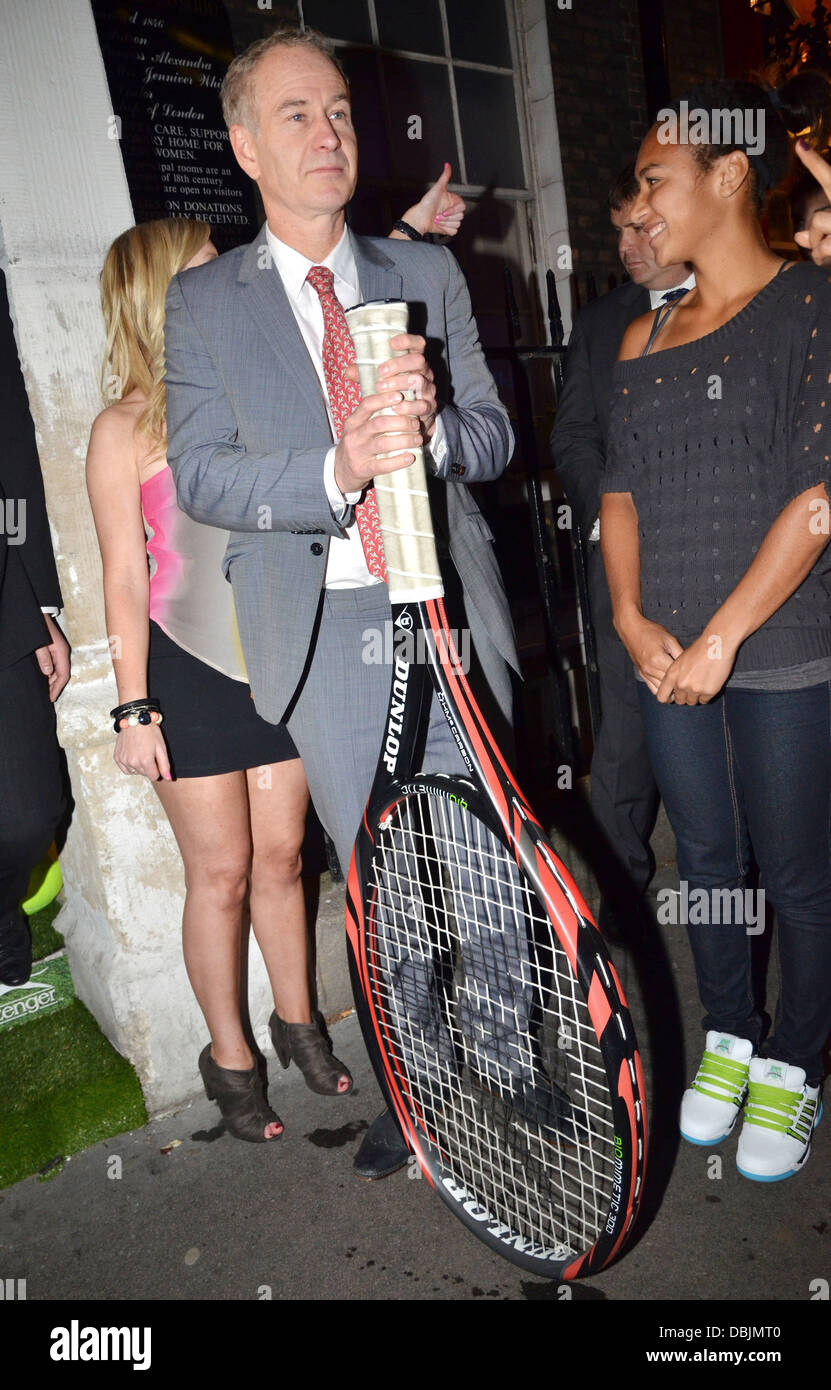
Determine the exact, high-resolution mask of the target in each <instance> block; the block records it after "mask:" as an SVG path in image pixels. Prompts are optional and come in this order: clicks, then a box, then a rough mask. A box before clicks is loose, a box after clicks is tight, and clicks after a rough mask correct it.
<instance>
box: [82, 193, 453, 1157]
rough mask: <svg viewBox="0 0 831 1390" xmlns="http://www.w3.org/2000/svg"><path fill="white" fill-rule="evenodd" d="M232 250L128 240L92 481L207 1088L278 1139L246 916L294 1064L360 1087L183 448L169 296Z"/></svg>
mask: <svg viewBox="0 0 831 1390" xmlns="http://www.w3.org/2000/svg"><path fill="white" fill-rule="evenodd" d="M449 177H450V166H449V165H445V168H444V171H443V173H442V175H441V177H440V179H439V180H437V182H436V183H435V184H434V185H433V186H432V187H431V188H430V189H429V190H428V192H427V194H425V196H424V198H423V199H422V200H421V202H420V203H418V204H417V205H416V206H415V207H413V208H410V209H408V211H407V212H406V213H405V215H404V221H403V225H404V226H405V227H406V229H407V230H406V231H404V232H403V233H398V234H400V235H407V234H408V232H409V231H410V230H412V231H414V232H415V233H418V234H422V235H423V234H424V233H425V232H427V231H430V230H438V229H439V228H440V229H441V230H442V231H443V232H444V233H445V234H447V235H453V234H454V233H455V232H456V230H458V227H459V225H460V224H461V220H462V217H463V216H464V204H463V203H462V200H461V199H460V198H458V196H457V195H455V194H450V193H448V192H447V182H448V180H449ZM397 225H398V226H399V227H400V226H401V225H402V224H401V223H399V224H397ZM393 235H396V233H393ZM216 254H217V252H216V248H215V247H214V246H213V243H212V242H211V240H210V228H209V226H208V225H207V223H205V222H198V221H188V220H186V219H184V218H171V219H168V220H164V221H158V222H148V223H144V224H142V225H140V226H137V227H132V228H130V230H129V231H126V232H124V233H122V235H121V236H120V237H118V238H117V239H116V241H115V242H114V243H113V245H112V246H111V247H110V249H109V251H108V253H107V257H106V260H105V263H104V268H103V271H102V274H101V301H102V308H103V313H104V319H105V322H106V328H107V349H106V357H105V367H104V394H105V398H107V399H109V400H110V404H108V405H107V407H106V408H105V409H104V410H103V411H102V412H101V414H100V415H99V416H98V417H97V418H96V420H95V421H94V423H93V427H92V432H91V436H90V444H89V451H88V455H87V487H88V490H89V496H90V501H91V504H92V510H93V516H94V520H95V527H96V532H97V535H98V542H99V546H100V549H101V556H102V561H103V569H104V603H105V611H106V620H107V632H108V633H109V634H111V638H110V640H111V646H112V649H113V667H114V670H115V677H116V684H117V687H118V701H119V703H118V706H117V708H116V709H115V710H114V711H113V712H112V714H113V718H114V729H115V732H116V742H115V752H114V757H115V762H116V764H117V765H118V767H119V768H120V769H121V771H122V772H124V773H127V774H136V773H138V774H140V775H142V776H145V777H147V778H148V779H149V780H150V782H151V783H152V785H153V787H154V789H155V791H156V793H157V795H158V797H159V799H160V801H161V803H162V806H163V807H164V810H165V813H166V815H167V817H168V820H169V821H170V824H171V827H172V829H173V833H174V835H175V837H176V841H177V844H178V846H179V850H180V852H181V855H182V859H183V862H184V868H185V883H186V897H185V907H184V914H183V922H182V935H183V949H184V958H185V965H186V968H187V972H188V977H189V979H190V982H191V985H192V987H193V990H194V993H195V995H196V998H197V1000H198V1003H199V1006H200V1008H201V1010H202V1013H203V1015H204V1018H205V1022H206V1024H207V1027H208V1032H209V1034H210V1042H209V1043H208V1044H207V1045H206V1047H205V1048H204V1050H203V1052H202V1054H201V1056H200V1058H199V1069H200V1072H201V1075H202V1078H203V1082H204V1085H205V1090H206V1093H207V1095H208V1098H209V1099H215V1100H216V1101H217V1102H218V1104H219V1108H220V1111H221V1113H222V1117H223V1120H224V1121H225V1125H226V1128H227V1129H228V1131H229V1133H231V1134H232V1135H233V1136H234V1137H235V1138H237V1139H243V1140H247V1141H249V1142H252V1143H262V1142H265V1141H268V1140H273V1139H276V1138H278V1137H279V1135H280V1134H281V1133H282V1131H283V1124H282V1121H281V1120H280V1118H279V1116H278V1115H276V1114H275V1112H274V1111H273V1110H272V1109H271V1108H270V1107H269V1104H268V1098H267V1090H266V1080H265V1074H264V1069H263V1070H262V1071H261V1070H260V1068H259V1067H258V1066H257V1062H256V1059H255V1058H254V1056H253V1055H252V1052H251V1049H250V1047H249V1044H248V1042H247V1040H246V1036H245V1032H244V1029H243V1024H242V1018H241V1013H240V998H239V995H240V945H241V940H242V932H243V925H244V922H245V921H246V920H247V917H246V912H250V919H251V924H252V927H253V930H254V934H255V936H256V938H257V942H258V944H259V947H260V950H261V951H262V954H263V958H264V960H265V964H266V969H267V971H268V976H269V980H270V983H271V987H272V990H273V994H274V1013H273V1014H272V1016H271V1020H270V1024H269V1028H270V1032H271V1036H272V1040H273V1042H274V1047H275V1051H276V1052H277V1055H278V1057H279V1059H280V1061H281V1063H282V1065H283V1067H287V1066H288V1065H289V1064H290V1062H291V1061H292V1060H293V1061H294V1062H295V1063H296V1064H297V1065H298V1066H299V1067H300V1069H301V1071H302V1072H303V1075H304V1078H305V1080H306V1083H307V1085H308V1086H310V1087H311V1089H312V1090H315V1091H317V1092H319V1093H321V1094H327V1095H345V1094H346V1093H347V1092H349V1091H350V1090H351V1089H352V1078H351V1076H350V1074H349V1071H348V1070H347V1068H346V1067H345V1066H344V1065H343V1064H342V1063H341V1062H339V1061H338V1059H337V1058H336V1057H334V1056H333V1055H332V1053H331V1047H330V1044H329V1042H328V1039H327V1037H326V1034H325V1029H322V1028H321V1026H320V1024H321V1022H322V1021H321V1020H320V1016H319V1015H317V1016H313V1014H312V1008H311V997H310V989H309V967H308V951H307V934H306V917H305V908H304V898H303V891H302V884H301V878H300V873H301V860H300V850H301V845H302V841H303V833H304V826H305V819H306V811H307V807H308V790H307V787H306V779H305V776H304V773H303V767H302V764H301V762H300V759H299V758H298V756H297V752H296V750H295V748H294V745H293V743H292V741H291V738H290V736H289V734H288V732H287V730H286V729H285V728H284V727H283V726H282V725H274V724H270V723H268V722H267V721H265V720H264V719H261V718H260V716H259V715H258V714H257V712H256V710H255V709H254V705H253V702H252V700H251V698H250V692H249V689H248V685H247V683H246V677H245V669H244V664H243V660H242V653H241V649H240V644H239V638H238V634H237V627H236V619H235V614H234V607H233V597H232V591H231V586H230V584H228V583H226V581H225V578H224V576H223V572H222V567H221V562H222V557H223V553H224V550H225V545H226V541H227V537H226V535H225V533H224V532H222V531H219V530H217V529H216V528H214V527H209V526H201V525H199V524H198V523H197V522H194V521H192V520H191V519H190V518H189V517H187V516H186V515H185V514H184V512H182V511H180V510H179V508H178V506H177V504H176V495H175V488H174V484H173V479H172V475H171V473H170V469H169V468H168V466H167V462H166V458H165V449H166V433H165V397H164V336H163V328H164V300H165V292H166V290H167V286H168V283H169V281H170V279H171V277H172V276H173V275H175V274H177V273H178V272H179V271H181V270H187V269H190V268H192V267H194V266H198V265H201V264H203V263H204V262H206V261H208V260H210V259H212V258H213V257H214V256H215V255H216Z"/></svg>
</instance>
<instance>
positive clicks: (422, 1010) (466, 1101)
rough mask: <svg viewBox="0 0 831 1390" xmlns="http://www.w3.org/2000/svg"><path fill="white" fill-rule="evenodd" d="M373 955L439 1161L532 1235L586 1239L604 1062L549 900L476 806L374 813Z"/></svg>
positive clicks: (598, 1150)
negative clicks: (544, 901)
mask: <svg viewBox="0 0 831 1390" xmlns="http://www.w3.org/2000/svg"><path fill="white" fill-rule="evenodd" d="M370 883H371V885H372V889H371V892H370V894H369V900H368V902H367V904H366V907H367V915H366V920H367V924H368V927H367V943H366V944H367V958H368V965H369V969H370V972H371V974H372V976H373V998H374V1001H375V1007H376V1010H377V1012H378V1015H379V1018H380V1022H381V1027H382V1034H383V1043H384V1046H385V1050H386V1054H387V1059H388V1063H389V1065H390V1067H391V1070H392V1072H393V1074H394V1076H395V1079H396V1084H397V1086H398V1089H399V1092H400V1094H401V1095H402V1097H403V1098H404V1101H405V1104H408V1107H409V1109H410V1112H411V1115H412V1117H413V1119H414V1121H415V1122H416V1124H417V1125H418V1126H419V1127H420V1128H421V1130H422V1132H423V1133H424V1134H425V1135H426V1136H427V1138H428V1140H429V1141H430V1143H431V1144H432V1145H433V1146H434V1148H435V1150H436V1151H437V1152H438V1154H439V1155H440V1157H441V1162H442V1172H443V1174H445V1175H446V1176H447V1178H448V1180H449V1181H450V1182H452V1183H453V1184H455V1185H456V1187H457V1188H459V1189H464V1190H465V1191H466V1192H467V1193H468V1194H469V1196H470V1199H471V1200H473V1201H474V1202H475V1203H478V1204H479V1205H480V1206H481V1207H482V1208H483V1209H486V1210H487V1212H488V1213H489V1214H490V1215H491V1216H492V1217H493V1219H494V1220H495V1221H496V1222H497V1223H499V1224H500V1225H502V1226H504V1228H505V1229H506V1231H509V1232H510V1233H511V1237H513V1236H515V1237H516V1238H517V1240H520V1241H522V1242H523V1243H524V1245H525V1246H527V1247H541V1248H544V1249H546V1250H550V1249H552V1248H555V1249H559V1248H562V1249H563V1250H567V1251H577V1250H581V1249H585V1248H586V1247H587V1246H589V1245H591V1244H592V1243H593V1242H594V1240H595V1239H596V1238H597V1235H598V1234H599V1232H600V1230H601V1229H602V1226H603V1223H604V1222H605V1219H606V1214H607V1212H608V1209H609V1201H610V1196H611V1192H612V1184H613V1180H614V1160H615V1154H614V1143H613V1139H614V1128H613V1117H612V1109H611V1103H610V1098H609V1086H608V1081H607V1077H606V1068H605V1065H604V1062H603V1057H602V1054H601V1051H600V1048H599V1045H598V1042H597V1037H596V1034H595V1032H594V1029H593V1027H592V1025H591V1020H590V1019H589V1016H588V1010H587V1007H586V1003H585V999H584V997H583V994H582V990H581V988H580V985H579V982H578V981H577V979H576V978H575V975H574V971H573V970H572V967H571V965H570V962H569V960H568V958H567V956H566V954H565V952H564V951H563V949H562V947H561V945H560V943H559V940H558V938H557V935H556V933H555V931H554V929H553V927H552V925H551V922H550V920H549V918H548V915H547V913H546V912H545V910H544V908H543V906H542V905H541V904H540V902H539V900H538V898H537V895H536V894H535V892H534V891H533V889H532V887H531V885H530V884H529V883H528V882H527V881H526V880H525V878H524V876H523V875H522V873H521V872H520V871H519V869H518V867H517V864H516V862H515V860H513V859H512V857H511V855H510V853H509V852H508V850H507V848H506V847H505V846H504V845H503V844H502V843H501V842H500V841H499V840H498V839H497V838H496V837H495V836H494V835H493V834H492V833H491V831H490V830H489V829H488V827H487V826H486V825H485V824H484V823H483V822H482V821H481V820H479V819H478V817H476V816H475V815H473V814H472V813H470V812H469V811H468V810H466V809H464V808H463V807H460V806H459V805H457V804H454V803H453V802H451V801H450V800H449V799H448V798H446V797H444V796H438V795H430V794H429V793H427V792H426V791H425V792H421V793H418V794H415V795H409V796H407V797H405V798H403V799H402V800H400V801H399V802H397V803H396V806H395V807H394V809H393V811H392V812H391V814H390V816H389V817H388V819H387V821H386V822H384V824H383V825H382V826H381V827H380V828H379V830H378V833H377V836H376V848H375V853H374V855H373V860H372V864H371V869H370Z"/></svg>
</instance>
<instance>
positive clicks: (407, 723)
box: [346, 598, 647, 1279]
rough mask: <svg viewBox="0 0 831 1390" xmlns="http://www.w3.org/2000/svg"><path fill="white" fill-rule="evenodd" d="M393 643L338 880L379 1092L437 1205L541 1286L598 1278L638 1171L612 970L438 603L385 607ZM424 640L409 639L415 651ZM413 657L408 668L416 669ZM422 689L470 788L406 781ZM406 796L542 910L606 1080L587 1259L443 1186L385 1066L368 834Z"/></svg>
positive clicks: (416, 1110) (637, 1094) (640, 1152)
mask: <svg viewBox="0 0 831 1390" xmlns="http://www.w3.org/2000/svg"><path fill="white" fill-rule="evenodd" d="M392 624H393V633H394V635H400V634H402V633H406V634H407V635H408V637H407V640H406V641H402V642H401V643H400V645H399V644H397V643H396V642H395V641H394V659H393V668H392V690H391V695H390V702H389V708H388V714H387V721H386V725H385V728H384V738H383V743H382V747H381V753H380V756H379V761H378V767H377V771H376V775H375V781H374V783H373V789H372V792H371V793H370V797H369V800H368V802H367V806H366V810H365V812H364V816H363V819H362V821H361V825H360V829H359V832H358V835H357V838H356V841H355V846H354V850H353V854H352V862H351V864H350V868H349V875H348V879H347V896H346V936H347V946H348V957H349V967H350V974H351V978H352V986H353V991H354V995H355V1004H356V1010H357V1013H358V1018H359V1022H360V1025H361V1029H362V1032H363V1036H364V1040H365V1042H366V1045H367V1050H368V1052H369V1055H370V1059H371V1061H372V1064H373V1067H374V1070H375V1074H376V1076H377V1078H378V1082H379V1085H380V1087H381V1090H382V1092H383V1094H384V1096H385V1098H386V1101H387V1104H388V1106H389V1108H390V1111H391V1112H392V1114H393V1115H394V1116H395V1118H396V1120H397V1122H398V1124H399V1126H400V1129H401V1132H402V1134H403V1135H404V1137H405V1139H406V1140H407V1142H408V1144H409V1145H410V1147H411V1149H412V1152H413V1155H414V1158H415V1160H416V1161H417V1163H418V1166H419V1169H420V1171H421V1173H422V1174H423V1176H424V1177H425V1178H426V1179H427V1181H428V1182H429V1183H430V1184H431V1185H432V1186H433V1187H434V1188H435V1189H436V1191H437V1192H438V1193H439V1195H440V1196H441V1197H442V1199H443V1200H444V1201H445V1202H446V1203H447V1204H448V1205H449V1206H450V1207H451V1208H452V1209H453V1211H454V1212H455V1214H456V1215H457V1216H458V1217H459V1219H460V1220H461V1221H462V1222H464V1224H465V1225H467V1226H468V1227H469V1228H470V1229H471V1230H472V1231H474V1232H475V1234H476V1235H477V1236H478V1237H479V1239H481V1240H483V1241H484V1242H485V1243H486V1244H488V1245H490V1246H491V1247H492V1248H493V1249H494V1250H496V1251H497V1252H498V1253H499V1254H501V1255H503V1256H505V1257H506V1258H508V1259H509V1260H511V1261H512V1262H513V1263H515V1264H517V1265H519V1266H520V1267H522V1268H523V1269H527V1270H529V1271H531V1272H532V1273H535V1274H539V1275H543V1276H544V1277H546V1278H549V1279H574V1278H577V1277H580V1276H583V1275H588V1274H596V1273H598V1272H599V1271H600V1270H601V1269H603V1268H605V1267H606V1266H607V1265H608V1264H610V1263H611V1261H612V1260H613V1259H614V1258H615V1257H616V1256H617V1255H618V1254H619V1253H620V1252H621V1250H622V1248H623V1245H624V1243H625V1241H626V1238H627V1236H628V1234H629V1232H630V1231H631V1229H632V1226H633V1224H634V1221H635V1218H636V1215H637V1210H638V1205H639V1202H640V1199H641V1195H642V1192H643V1181H644V1173H645V1165H646V1145H647V1126H646V1105H645V1087H644V1077H643V1068H642V1065H641V1060H640V1055H639V1053H638V1049H637V1043H636V1039H635V1032H634V1028H633V1025H632V1021H631V1018H630V1015H629V1011H628V1008H627V1005H626V1000H625V997H624V992H623V988H622V986H621V983H620V979H619V977H618V974H617V971H616V970H615V967H614V965H613V963H612V962H611V960H610V959H609V957H608V954H607V952H606V949H605V946H604V943H603V940H602V937H601V936H600V933H599V931H598V930H597V927H596V925H595V923H594V920H593V918H592V916H591V914H590V912H589V910H588V908H587V906H586V904H585V902H584V900H583V897H582V895H581V893H580V890H579V889H578V887H577V885H576V884H575V882H574V880H573V878H572V877H571V874H570V873H569V871H568V869H567V868H566V867H565V865H564V864H563V863H562V861H561V860H560V859H559V858H558V856H557V855H556V854H555V852H554V851H553V849H552V848H551V846H550V844H549V843H548V840H547V837H546V835H545V832H544V830H543V828H542V826H541V825H540V823H539V821H538V820H537V818H536V817H535V815H534V813H533V811H532V810H531V808H530V807H529V805H528V803H527V801H526V800H525V797H524V796H523V794H522V792H521V791H520V789H519V787H518V786H517V783H516V781H515V779H514V777H513V774H512V772H511V770H510V768H509V767H508V765H507V763H506V762H505V760H504V758H503V756H502V754H501V753H500V751H499V749H498V747H497V746H496V744H495V742H494V739H493V736H492V734H491V733H490V730H489V729H488V727H487V725H486V724H485V721H484V719H483V717H482V715H481V713H480V711H479V708H478V706H477V704H476V701H475V699H474V696H473V694H472V692H471V690H470V687H469V685H468V682H467V678H466V676H465V672H464V670H463V669H462V664H461V662H460V660H459V656H458V653H457V651H456V648H455V644H454V642H453V640H452V634H451V632H450V630H449V629H448V626H447V619H446V615H445V610H444V602H443V600H442V599H440V598H439V599H427V600H422V601H420V602H409V603H397V604H393V605H392ZM419 630H420V631H421V633H422V634H423V636H422V638H421V640H420V641H416V640H413V638H414V636H416V635H417V633H418V632H419ZM415 651H417V654H418V658H419V659H418V660H413V659H412V658H413V655H414V652H415ZM433 690H435V692H436V694H437V696H438V700H439V703H440V705H441V707H442V709H443V711H444V714H445V717H446V718H447V720H448V723H449V724H450V727H451V730H452V732H453V735H454V738H455V740H456V743H457V745H458V747H459V750H460V752H461V755H462V758H463V760H464V762H465V763H466V765H467V766H468V768H469V780H468V779H465V778H462V777H459V776H453V777H448V776H445V775H443V774H429V773H428V774H423V773H419V774H414V773H413V769H412V759H413V750H414V749H416V748H417V747H418V746H419V742H420V735H422V734H423V722H424V721H425V720H426V719H427V716H428V710H429V705H430V701H431V697H432V693H433ZM414 792H428V793H430V794H432V795H435V796H445V797H450V798H451V799H452V800H453V801H455V802H456V804H457V805H458V804H460V803H461V804H462V805H463V806H464V804H465V803H466V804H467V807H468V808H469V810H470V812H471V813H473V814H474V815H476V816H477V817H478V818H479V819H480V820H481V821H482V822H483V823H484V824H485V825H486V826H487V827H488V828H489V829H490V830H491V831H492V833H493V834H494V835H496V836H497V838H498V839H500V840H501V841H502V842H503V844H504V845H505V846H506V847H507V849H508V850H509V852H510V853H511V855H512V857H513V858H515V860H516V862H517V864H518V866H519V868H520V870H521V871H522V872H523V873H524V875H525V877H526V879H527V880H528V881H529V882H530V885H531V887H532V888H533V890H534V891H535V893H536V896H537V899H538V902H539V905H540V908H541V910H542V911H543V912H544V913H545V914H546V915H547V916H548V918H549V920H550V922H551V926H552V929H553V931H554V932H555V933H556V936H557V938H558V940H559V942H560V945H561V947H562V949H563V951H564V952H565V954H566V956H567V958H568V960H569V963H570V965H571V968H572V970H573V971H574V973H575V976H576V977H577V979H578V980H579V983H580V986H581V989H582V993H583V996H584V998H585V1001H586V1005H587V1008H588V1013H589V1016H590V1019H591V1022H592V1025H593V1028H594V1031H595V1034H596V1036H597V1040H598V1045H599V1048H600V1051H601V1053H602V1056H603V1059H604V1062H605V1066H606V1072H607V1077H608V1081H609V1098H610V1103H611V1107H612V1118H613V1128H614V1178H613V1183H612V1196H611V1201H610V1205H609V1211H608V1214H607V1217H606V1221H605V1225H604V1227H603V1230H602V1231H601V1233H600V1235H599V1236H598V1237H597V1238H596V1240H595V1242H594V1244H593V1245H592V1246H591V1247H589V1248H588V1249H586V1250H583V1251H578V1252H570V1253H568V1254H567V1255H565V1256H564V1255H563V1254H562V1252H557V1251H553V1250H544V1249H542V1248H540V1247H536V1246H534V1245H533V1244H531V1243H530V1242H523V1241H520V1240H518V1239H517V1238H516V1237H513V1236H511V1235H510V1233H508V1231H507V1228H506V1227H504V1226H503V1225H502V1224H501V1223H500V1222H499V1220H498V1219H497V1218H495V1217H492V1216H491V1214H490V1213H489V1212H487V1210H486V1209H485V1208H484V1207H483V1206H482V1205H481V1204H480V1203H479V1202H478V1201H477V1199H476V1196H475V1194H473V1193H470V1192H467V1191H466V1190H465V1189H464V1188H463V1187H460V1186H459V1185H458V1184H457V1183H456V1182H454V1180H453V1179H452V1177H451V1176H450V1169H449V1164H448V1159H447V1156H446V1155H445V1154H443V1152H442V1150H441V1148H440V1146H439V1143H438V1141H437V1139H436V1137H435V1135H434V1134H433V1133H431V1130H432V1129H433V1125H432V1123H431V1120H430V1117H429V1115H427V1114H425V1113H424V1111H423V1110H422V1108H421V1107H420V1105H419V1103H418V1101H417V1099H416V1097H415V1096H413V1095H411V1094H410V1092H409V1090H408V1087H407V1081H406V1078H405V1077H403V1076H402V1075H401V1072H400V1069H398V1068H397V1067H396V1066H395V1065H394V1061H393V1060H392V1059H393V1058H394V1056H395V1037H394V1025H393V1024H392V1022H391V1020H390V1019H389V1018H388V1016H387V1015H386V1012H385V1010H384V1007H383V998H382V991H380V990H377V989H376V988H375V984H374V979H373V972H374V970H375V966H374V961H375V959H376V953H375V951H374V950H373V936H374V932H375V923H374V918H373V904H374V892H375V890H374V887H373V885H372V882H371V879H370V873H369V870H370V864H371V861H372V858H373V854H374V850H375V843H376V841H375V836H376V828H377V827H378V826H379V824H381V823H383V822H385V821H386V820H387V818H388V816H389V815H390V813H391V812H394V809H395V806H396V803H397V802H398V801H400V800H401V799H402V798H405V797H407V796H408V795H412V794H413V793H414Z"/></svg>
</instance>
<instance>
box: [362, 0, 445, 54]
mask: <svg viewBox="0 0 831 1390" xmlns="http://www.w3.org/2000/svg"><path fill="white" fill-rule="evenodd" d="M375 17H376V19H377V20H378V38H379V39H380V42H381V47H382V48H403V49H404V51H405V53H406V52H410V53H433V54H435V55H436V56H437V57H443V56H444V35H443V34H442V29H441V15H440V13H439V0H406V3H405V4H402V0H375Z"/></svg>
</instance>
